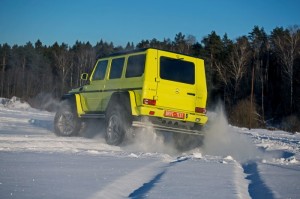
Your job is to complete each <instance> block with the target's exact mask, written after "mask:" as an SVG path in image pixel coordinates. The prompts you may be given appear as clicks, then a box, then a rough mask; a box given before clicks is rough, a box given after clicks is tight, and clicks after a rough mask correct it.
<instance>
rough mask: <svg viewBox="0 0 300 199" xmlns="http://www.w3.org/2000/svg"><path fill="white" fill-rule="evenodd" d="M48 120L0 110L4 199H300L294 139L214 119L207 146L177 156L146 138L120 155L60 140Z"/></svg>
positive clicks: (16, 109) (299, 156)
mask: <svg viewBox="0 0 300 199" xmlns="http://www.w3.org/2000/svg"><path fill="white" fill-rule="evenodd" d="M0 101H1V99H0ZM53 117H54V114H53V113H49V112H44V111H38V110H35V109H32V108H30V107H29V106H27V105H26V104H21V103H19V102H13V103H11V104H10V105H8V106H3V105H2V104H1V103H0V198H1V199H2V198H22V199H24V198H25V199H29V198H30V199H31V198H39V199H40V198H49V199H50V198H70V199H76V198H83V199H96V198H155V199H156V198H158V199H159V198H172V199H174V198H300V163H299V161H300V135H299V134H295V135H292V134H289V133H287V132H283V131H268V130H262V129H252V130H248V129H242V128H237V127H232V126H230V125H228V124H227V122H226V119H225V118H224V116H223V114H222V113H221V111H219V113H218V114H215V115H212V116H211V117H210V121H211V122H210V124H209V125H208V127H207V129H206V130H205V132H206V133H207V136H206V138H205V141H204V145H203V146H202V147H201V148H197V149H193V150H191V151H188V152H185V153H182V152H178V151H176V150H175V149H174V147H173V146H172V144H170V143H168V144H164V143H163V141H162V139H161V137H160V136H159V135H155V134H153V133H149V132H141V134H139V135H138V136H136V138H135V139H134V141H132V142H127V143H125V144H123V145H122V146H120V147H115V146H109V145H107V144H105V141H104V139H103V138H102V135H101V133H98V134H97V133H92V136H91V134H90V135H89V136H86V137H70V138H64V137H57V136H55V135H54V134H53V132H52V126H53ZM100 128H101V127H97V128H94V129H92V130H90V131H95V132H98V131H99V132H100V131H101V129H100Z"/></svg>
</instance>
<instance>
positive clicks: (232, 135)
mask: <svg viewBox="0 0 300 199" xmlns="http://www.w3.org/2000/svg"><path fill="white" fill-rule="evenodd" d="M208 116H209V122H208V123H207V125H206V127H205V129H204V133H205V138H204V143H203V149H202V150H203V152H204V153H206V154H207V155H217V156H231V157H233V158H234V159H235V160H237V161H239V162H241V163H244V162H247V161H250V160H255V159H257V158H259V157H260V156H261V155H262V152H261V151H259V150H258V149H257V148H256V147H255V145H254V144H253V143H251V140H250V139H249V137H246V136H245V135H241V134H240V133H238V132H237V130H236V129H235V128H234V127H232V126H230V125H229V124H228V121H227V119H226V116H225V114H224V111H223V108H222V106H221V105H219V106H217V108H216V111H214V112H210V113H208Z"/></svg>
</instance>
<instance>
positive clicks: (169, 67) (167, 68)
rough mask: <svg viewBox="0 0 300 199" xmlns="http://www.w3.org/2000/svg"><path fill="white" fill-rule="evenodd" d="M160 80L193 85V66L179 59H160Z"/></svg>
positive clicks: (191, 63)
mask: <svg viewBox="0 0 300 199" xmlns="http://www.w3.org/2000/svg"><path fill="white" fill-rule="evenodd" d="M160 78H162V79H165V80H170V81H175V82H181V83H186V84H195V64H194V63H193V62H188V61H184V60H181V59H172V58H169V57H160Z"/></svg>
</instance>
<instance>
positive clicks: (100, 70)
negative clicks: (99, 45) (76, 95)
mask: <svg viewBox="0 0 300 199" xmlns="http://www.w3.org/2000/svg"><path fill="white" fill-rule="evenodd" d="M107 63H108V60H103V61H99V62H98V64H97V66H96V70H95V72H94V75H93V79H92V80H103V79H104V77H105V72H106V68H107Z"/></svg>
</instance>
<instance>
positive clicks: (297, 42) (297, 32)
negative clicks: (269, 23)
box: [272, 26, 300, 112]
mask: <svg viewBox="0 0 300 199" xmlns="http://www.w3.org/2000/svg"><path fill="white" fill-rule="evenodd" d="M272 41H273V45H274V47H275V52H276V53H277V56H278V57H279V59H280V61H281V64H282V72H283V74H284V75H285V76H286V77H287V78H288V80H289V83H290V112H292V111H293V90H294V88H293V79H294V61H295V59H296V58H297V57H298V56H299V49H300V28H299V26H292V27H290V28H289V29H287V30H283V29H282V28H281V29H280V28H277V29H275V30H274V31H273V32H272Z"/></svg>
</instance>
